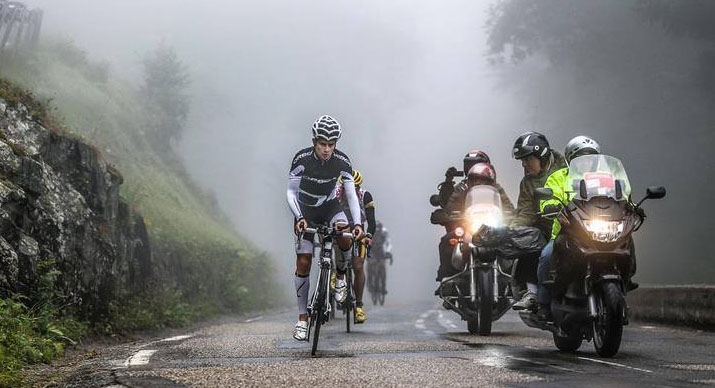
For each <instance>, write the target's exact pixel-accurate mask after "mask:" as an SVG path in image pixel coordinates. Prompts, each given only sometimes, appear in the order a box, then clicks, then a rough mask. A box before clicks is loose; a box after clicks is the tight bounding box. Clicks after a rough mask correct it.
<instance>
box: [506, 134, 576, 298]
mask: <svg viewBox="0 0 715 388" xmlns="http://www.w3.org/2000/svg"><path fill="white" fill-rule="evenodd" d="M512 156H513V157H514V159H516V160H519V161H520V162H521V166H522V167H523V168H524V177H523V178H522V179H521V183H520V184H519V198H518V199H517V201H516V214H515V216H514V218H513V220H512V222H511V223H510V224H509V226H510V227H515V226H530V227H535V228H538V229H539V230H540V231H541V233H542V234H543V236H544V238H546V239H548V238H549V236H551V222H549V220H545V219H543V218H541V217H539V216H538V214H537V213H538V212H539V200H538V199H537V198H536V194H535V190H536V189H537V188H540V187H544V184H545V183H546V179H547V178H548V177H549V175H551V174H552V173H553V172H554V171H556V170H558V169H561V168H564V167H566V162H565V161H564V158H563V156H561V154H559V153H558V152H557V151H555V150H553V149H552V148H551V147H550V145H549V141H548V140H547V139H546V136H544V135H543V134H541V133H539V132H533V131H529V132H525V133H523V134H521V135H520V136H519V137H518V138H517V139H516V141H515V142H514V147H513V148H512ZM519 264H521V265H520V266H518V267H517V273H516V275H515V277H516V279H517V281H518V282H525V283H526V287H527V291H526V292H525V293H524V295H523V296H522V298H521V300H520V301H518V302H516V303H515V304H514V306H513V307H514V309H515V310H525V309H534V308H536V305H537V300H536V294H537V292H538V285H537V276H536V272H537V268H536V266H537V261H536V260H522V261H520V262H519Z"/></svg>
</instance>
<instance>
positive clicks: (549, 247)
mask: <svg viewBox="0 0 715 388" xmlns="http://www.w3.org/2000/svg"><path fill="white" fill-rule="evenodd" d="M553 256H554V240H551V241H549V243H548V244H546V246H545V247H544V249H542V250H541V256H539V266H538V268H537V269H536V277H537V279H539V293H538V295H537V297H536V298H537V300H538V302H539V304H550V303H551V291H549V289H547V288H546V287H544V285H543V284H544V282H545V281H546V280H549V270H550V269H551V258H552V257H553Z"/></svg>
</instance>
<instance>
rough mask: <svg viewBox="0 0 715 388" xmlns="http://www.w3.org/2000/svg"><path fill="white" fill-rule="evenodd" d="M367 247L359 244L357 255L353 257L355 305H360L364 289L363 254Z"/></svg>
mask: <svg viewBox="0 0 715 388" xmlns="http://www.w3.org/2000/svg"><path fill="white" fill-rule="evenodd" d="M366 253H367V249H366V248H365V245H364V244H360V245H359V251H358V255H357V256H355V257H353V263H352V264H353V275H354V278H355V285H354V287H353V288H354V289H355V302H356V306H357V307H362V294H363V290H364V289H365V270H364V264H365V254H366Z"/></svg>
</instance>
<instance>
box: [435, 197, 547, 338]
mask: <svg viewBox="0 0 715 388" xmlns="http://www.w3.org/2000/svg"><path fill="white" fill-rule="evenodd" d="M430 203H431V204H432V205H433V206H439V196H438V195H433V196H432V197H430ZM501 203H502V202H501V198H500V194H499V191H498V190H497V189H496V188H494V187H492V186H489V185H475V186H473V187H471V188H469V190H468V192H467V194H466V197H465V201H464V209H463V211H454V212H451V213H449V214H446V212H444V211H443V210H442V209H438V210H436V211H435V212H433V214H432V217H431V222H432V223H433V224H438V225H443V226H447V225H456V227H454V228H453V230H451V231H450V232H448V235H447V236H448V237H449V246H451V247H452V248H451V249H452V257H451V263H452V266H453V267H454V269H455V270H457V271H459V272H458V273H456V274H454V275H451V276H447V277H444V278H442V280H441V281H440V285H439V287H438V289H437V291H435V294H436V295H437V296H439V297H440V299H442V300H443V306H444V308H445V309H447V310H452V311H454V312H456V313H457V314H459V315H460V317H461V318H462V320H465V321H467V329H468V330H469V332H470V333H472V334H479V335H489V334H491V331H492V322H494V321H496V320H498V319H499V318H501V317H502V316H503V315H504V314H505V313H506V312H507V311H509V309H510V308H511V306H512V304H514V302H515V298H514V293H513V292H512V289H513V287H512V278H513V275H514V272H515V271H516V267H517V263H516V262H517V261H518V258H517V256H518V255H522V254H534V253H537V254H538V252H540V249H541V247H543V245H544V243H545V242H544V241H543V237H541V234H540V233H539V231H538V229H535V228H514V229H510V230H507V229H506V228H505V227H504V219H503V213H502V206H501Z"/></svg>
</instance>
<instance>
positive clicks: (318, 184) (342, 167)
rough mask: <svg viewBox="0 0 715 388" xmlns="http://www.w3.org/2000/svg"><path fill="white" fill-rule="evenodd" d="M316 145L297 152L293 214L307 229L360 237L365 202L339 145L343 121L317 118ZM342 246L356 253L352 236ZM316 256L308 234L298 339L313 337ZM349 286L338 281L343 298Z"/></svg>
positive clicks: (291, 179) (291, 184) (302, 251)
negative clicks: (331, 228)
mask: <svg viewBox="0 0 715 388" xmlns="http://www.w3.org/2000/svg"><path fill="white" fill-rule="evenodd" d="M312 132H313V146H312V147H308V148H304V149H302V150H300V151H298V152H297V153H296V154H295V156H294V157H293V161H292V163H291V167H290V172H289V174H288V190H287V193H286V196H287V199H288V206H289V207H290V209H291V211H292V212H293V216H294V218H295V219H294V230H295V232H296V233H302V232H304V231H305V229H306V228H307V227H308V226H309V225H310V226H316V225H318V224H323V223H329V224H330V225H338V226H340V225H345V226H346V227H348V226H349V227H351V229H352V232H353V234H354V235H355V238H356V239H361V238H362V237H363V234H364V232H363V227H362V225H361V224H362V218H361V217H362V216H361V214H360V203H359V200H358V197H357V194H356V192H355V184H354V181H353V169H352V165H351V164H350V159H349V158H348V156H347V155H345V154H344V153H343V152H341V151H339V150H337V149H336V148H335V146H336V143H337V141H338V140H339V139H340V136H341V134H342V129H341V128H340V124H339V123H338V122H337V121H336V120H335V119H334V118H332V117H330V116H327V115H325V116H321V117H320V118H318V120H316V121H315V123H313V129H312ZM340 178H342V179H343V186H344V187H345V194H346V195H345V197H346V201H347V203H348V206H349V208H350V214H351V216H352V220H356V222H355V224H354V225H351V224H349V222H348V218H347V217H346V216H345V213H344V212H343V210H342V207H341V206H340V203H339V202H338V199H337V191H338V179H340ZM338 246H339V247H340V250H341V251H342V252H343V255H344V257H345V258H347V259H350V257H351V241H350V239H346V238H339V239H338ZM312 258H313V235H309V234H305V235H303V238H302V239H300V240H299V241H298V242H297V244H296V269H295V278H294V284H295V290H296V296H297V298H298V322H297V323H296V324H295V328H294V330H293V338H295V339H296V340H299V341H305V340H307V339H308V292H309V289H310V277H309V276H310V267H311V264H312ZM346 288H347V287H346V285H345V282H344V281H342V280H340V279H339V280H338V282H337V284H336V292H340V293H341V294H342V298H343V300H344V298H345V295H346Z"/></svg>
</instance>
